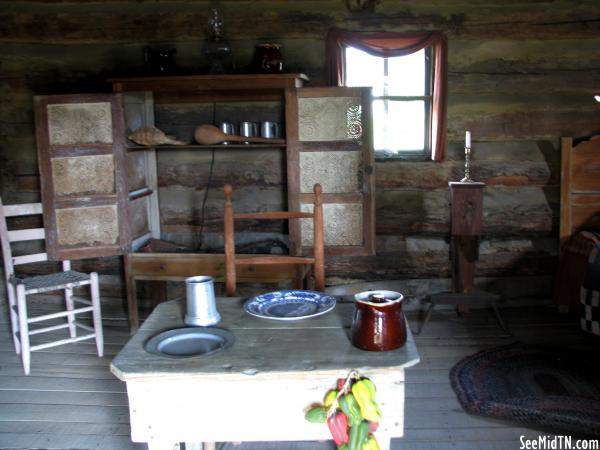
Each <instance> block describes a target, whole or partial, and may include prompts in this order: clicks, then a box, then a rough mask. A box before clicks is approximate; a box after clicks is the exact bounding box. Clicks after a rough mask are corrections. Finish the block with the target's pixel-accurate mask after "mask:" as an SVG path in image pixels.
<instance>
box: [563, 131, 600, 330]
mask: <svg viewBox="0 0 600 450" xmlns="http://www.w3.org/2000/svg"><path fill="white" fill-rule="evenodd" d="M561 144H562V145H561V147H562V159H561V201H560V264H559V271H558V276H557V280H556V289H555V297H556V302H557V304H558V306H559V308H560V309H561V310H562V311H568V310H573V311H575V310H580V312H581V325H582V328H583V329H585V330H586V331H590V332H593V333H594V334H598V335H600V136H592V137H591V138H586V139H582V140H577V141H574V140H573V139H572V138H562V140H561Z"/></svg>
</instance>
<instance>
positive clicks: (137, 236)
mask: <svg viewBox="0 0 600 450" xmlns="http://www.w3.org/2000/svg"><path fill="white" fill-rule="evenodd" d="M122 95H123V108H124V118H125V136H129V135H130V134H131V133H132V132H134V131H136V130H137V129H139V128H145V127H153V126H154V101H153V95H152V92H124V93H123V94H122ZM130 144H131V145H135V144H134V143H133V142H131V143H130ZM126 159H127V190H128V193H129V223H130V224H131V249H132V250H133V251H136V250H138V249H139V248H140V247H141V246H142V245H144V244H146V243H147V242H148V240H149V239H150V238H154V239H160V217H159V210H158V181H157V177H156V173H157V172H156V149H155V148H152V147H150V148H147V147H146V148H144V147H139V146H136V147H135V149H133V148H130V149H129V151H127V153H126Z"/></svg>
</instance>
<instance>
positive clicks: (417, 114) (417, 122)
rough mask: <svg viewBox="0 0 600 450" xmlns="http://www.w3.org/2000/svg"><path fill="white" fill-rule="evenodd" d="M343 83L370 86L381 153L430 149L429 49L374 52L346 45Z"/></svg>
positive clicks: (375, 140)
mask: <svg viewBox="0 0 600 450" xmlns="http://www.w3.org/2000/svg"><path fill="white" fill-rule="evenodd" d="M344 56H345V58H344V61H345V73H346V86H372V87H373V141H374V142H373V144H374V148H375V151H377V152H379V154H380V156H397V155H409V154H420V155H422V154H429V153H430V152H431V140H430V135H431V133H430V129H431V100H432V98H431V81H432V80H431V64H430V60H431V51H430V48H427V49H421V50H419V51H417V52H415V53H411V54H409V55H405V56H392V57H380V56H373V55H370V54H368V53H367V52H364V51H362V50H359V49H357V48H354V47H346V49H345V55H344Z"/></svg>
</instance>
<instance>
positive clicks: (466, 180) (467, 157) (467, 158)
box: [460, 147, 473, 183]
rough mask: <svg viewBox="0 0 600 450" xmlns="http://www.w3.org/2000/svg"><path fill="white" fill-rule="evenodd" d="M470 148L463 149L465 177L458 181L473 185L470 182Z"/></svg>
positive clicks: (471, 181)
mask: <svg viewBox="0 0 600 450" xmlns="http://www.w3.org/2000/svg"><path fill="white" fill-rule="evenodd" d="M470 169H471V147H465V177H464V178H463V179H462V180H460V181H461V182H462V183H473V180H471V173H470V172H471V170H470Z"/></svg>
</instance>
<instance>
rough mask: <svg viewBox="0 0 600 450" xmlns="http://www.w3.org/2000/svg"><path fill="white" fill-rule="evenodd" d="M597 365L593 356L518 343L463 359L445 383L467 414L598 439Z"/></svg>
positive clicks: (599, 376)
mask: <svg viewBox="0 0 600 450" xmlns="http://www.w3.org/2000/svg"><path fill="white" fill-rule="evenodd" d="M599 365H600V360H599V358H598V355H595V358H594V357H591V359H588V360H585V359H584V358H582V357H581V356H580V355H577V354H573V353H567V352H565V351H564V350H557V349H552V348H545V347H539V346H528V345H523V344H519V343H517V344H511V345H507V346H503V347H497V348H493V349H490V350H484V351H481V352H479V353H476V354H474V355H472V356H468V357H467V358H464V359H462V360H461V361H459V362H458V363H457V364H456V365H455V366H454V367H453V368H452V370H451V371H450V382H451V384H452V388H453V389H454V392H455V393H456V395H457V397H458V400H459V402H460V404H461V405H462V407H463V408H464V409H465V410H466V411H467V412H471V413H475V414H482V415H486V416H490V417H494V418H505V419H510V420H515V421H518V422H521V423H525V424H528V425H533V426H541V427H550V428H551V429H552V430H553V431H565V432H570V433H577V434H581V435H587V436H590V435H593V436H600V371H599Z"/></svg>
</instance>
